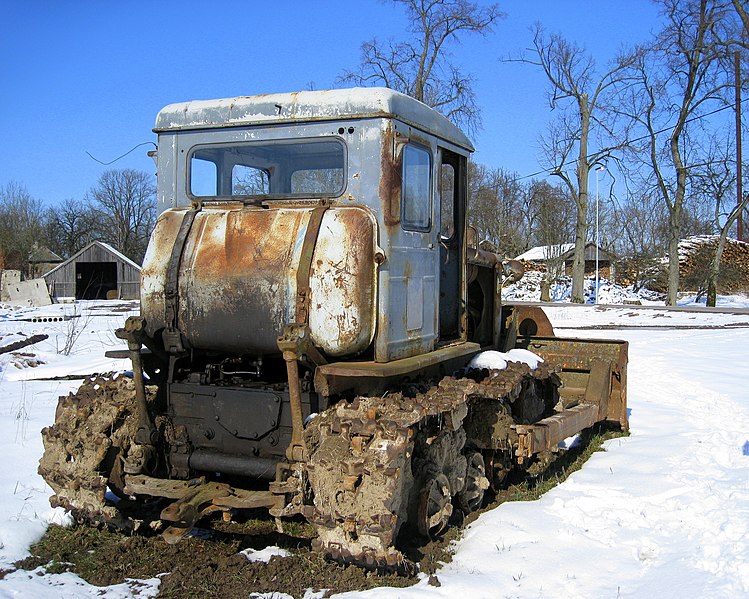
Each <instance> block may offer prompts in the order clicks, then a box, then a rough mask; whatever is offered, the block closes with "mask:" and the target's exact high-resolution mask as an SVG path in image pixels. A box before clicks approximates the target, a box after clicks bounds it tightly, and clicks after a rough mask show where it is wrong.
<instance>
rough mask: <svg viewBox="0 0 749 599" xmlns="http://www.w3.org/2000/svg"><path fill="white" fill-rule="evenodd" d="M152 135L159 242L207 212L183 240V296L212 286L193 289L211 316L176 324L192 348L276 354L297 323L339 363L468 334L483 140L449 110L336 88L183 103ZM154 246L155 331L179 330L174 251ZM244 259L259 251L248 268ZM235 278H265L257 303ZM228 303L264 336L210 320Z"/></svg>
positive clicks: (425, 348) (148, 302)
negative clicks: (470, 245) (474, 165)
mask: <svg viewBox="0 0 749 599" xmlns="http://www.w3.org/2000/svg"><path fill="white" fill-rule="evenodd" d="M155 131H156V132H157V133H158V135H159V149H158V158H157V165H158V201H159V209H160V211H161V212H162V217H161V219H160V221H159V224H158V225H157V230H158V231H159V232H158V234H157V235H155V236H154V237H155V238H156V239H160V240H164V247H165V248H169V247H170V246H172V247H173V245H174V242H176V241H177V240H178V238H179V230H180V228H185V227H186V225H184V224H183V223H184V222H185V215H186V213H188V212H190V211H191V210H192V211H193V212H195V215H194V217H191V218H194V222H193V223H192V224H191V225H190V229H191V230H192V231H193V232H194V231H196V229H197V230H199V231H202V233H200V234H199V236H198V234H196V233H190V234H189V235H185V237H186V239H185V241H184V247H183V248H182V250H180V253H181V256H182V258H181V263H180V264H179V265H174V266H173V267H172V268H176V269H178V270H179V271H180V272H179V276H178V277H177V278H178V279H179V281H180V285H182V284H183V283H184V289H185V292H187V289H188V288H191V289H192V290H196V289H200V290H207V289H212V290H214V291H215V293H214V292H212V293H209V294H206V295H205V296H204V297H199V296H198V294H196V293H194V291H193V293H192V296H191V300H190V301H191V302H193V303H195V302H199V303H200V304H201V305H200V306H199V314H200V320H199V321H198V319H197V318H195V317H193V312H195V309H194V306H193V308H188V307H187V305H186V302H185V301H180V305H179V306H176V307H175V311H176V312H177V317H176V318H175V320H178V321H182V322H184V323H185V324H186V325H189V326H185V330H184V331H182V335H183V336H184V337H187V338H186V339H185V340H184V342H185V344H186V345H191V346H201V345H204V346H205V345H207V346H216V347H205V349H213V350H216V349H223V348H222V347H218V346H219V345H222V344H226V343H227V341H226V340H227V339H228V338H232V337H236V338H237V341H236V343H234V344H233V345H234V346H235V347H237V348H238V347H242V348H243V350H245V351H247V350H253V349H254V350H255V351H256V352H257V353H258V354H267V353H271V352H273V351H277V348H276V347H275V338H276V337H277V336H278V335H280V334H281V332H282V331H283V329H284V327H285V326H287V325H290V324H294V323H300V322H302V323H304V324H308V325H309V327H310V336H311V340H312V342H313V344H314V345H315V346H316V347H318V348H320V349H321V350H322V351H323V352H324V353H325V354H326V355H327V356H329V357H330V356H333V357H337V358H341V357H351V356H355V355H357V356H364V357H368V358H369V359H371V360H373V361H375V362H390V361H393V360H397V359H402V358H407V357H411V356H418V355H423V354H427V353H429V352H431V351H433V350H434V349H435V348H436V347H439V346H441V345H445V344H446V343H452V342H455V341H460V340H463V341H465V340H466V319H465V309H466V290H467V284H466V264H465V255H466V251H465V250H466V248H465V237H466V236H465V229H466V216H465V214H466V184H467V183H466V164H467V158H468V156H469V154H470V152H471V151H472V150H473V147H472V145H471V143H470V141H469V140H468V138H467V137H466V136H465V135H464V134H463V133H462V132H461V131H460V130H459V129H458V128H457V127H455V126H454V125H453V124H452V123H450V122H449V121H448V120H447V119H446V118H444V117H443V116H442V115H440V114H438V113H436V112H435V111H434V110H432V109H430V108H428V107H427V106H425V105H424V104H422V103H420V102H418V101H416V100H414V99H412V98H409V97H407V96H405V95H402V94H399V93H397V92H394V91H392V90H388V89H376V88H372V89H353V90H333V91H324V92H299V93H295V94H274V95H268V96H254V97H243V98H232V99H229V100H217V101H210V102H187V103H182V104H175V105H171V106H168V107H166V108H165V109H163V110H162V111H161V112H160V113H159V116H158V117H157V122H156V128H155ZM209 232H210V233H211V234H212V235H208V234H207V233H209ZM211 237H213V239H211ZM209 248H210V249H209ZM220 248H221V249H224V250H225V251H224V254H225V260H224V261H223V262H222V265H221V266H220V269H219V268H218V266H217V263H216V261H215V260H214V258H215V253H216V251H218V250H219V249H220ZM229 248H231V249H232V250H236V251H237V253H232V254H230V253H229V251H228V250H229ZM153 250H154V251H153V252H149V255H148V256H147V257H146V261H145V262H146V268H145V269H144V291H145V299H144V302H143V306H144V311H145V312H146V313H147V314H146V317H147V319H148V322H149V326H150V328H151V331H149V332H151V333H153V332H155V329H158V328H162V327H168V326H169V323H168V322H164V317H163V316H161V315H162V314H165V313H167V312H168V307H167V306H165V305H164V300H163V299H162V296H163V294H162V290H163V288H164V281H163V276H164V275H163V273H165V272H168V271H169V268H170V265H169V263H168V261H169V259H170V257H169V256H170V255H171V253H174V252H171V253H170V252H167V251H162V252H161V253H157V251H156V250H158V248H156V247H155V246H153ZM243 251H252V252H254V256H255V257H254V259H253V262H252V264H251V265H249V263H248V261H247V259H246V258H243V257H242V252H243ZM209 257H210V260H209ZM310 257H311V258H310ZM209 264H210V270H211V273H212V274H208V268H207V267H208V265H209ZM264 265H265V266H264ZM266 266H267V268H266ZM204 267H205V268H204ZM199 272H200V273H202V274H195V273H199ZM158 277H162V280H158ZM237 278H243V280H244V281H246V282H247V281H250V282H252V285H249V287H248V284H246V285H245V289H244V295H243V294H242V293H240V294H237V293H236V292H235V290H233V293H232V296H231V297H228V296H225V295H224V294H222V292H221V289H226V288H227V283H228V282H229V281H231V280H236V279H237ZM253 281H254V282H253ZM250 287H251V288H250ZM149 289H153V290H155V291H154V293H149ZM174 291H175V293H176V294H177V295H178V296H180V295H181V293H180V291H181V290H180V289H175V290H174ZM271 295H273V298H271V297H270V296H271ZM302 296H303V297H302ZM219 300H220V301H219ZM238 302H239V304H240V305H238ZM268 304H273V305H272V306H269V305H268ZM258 306H260V307H258ZM262 306H265V307H262ZM322 306H324V307H325V308H326V309H325V310H320V309H318V308H320V307H322ZM152 307H153V309H151V308H152ZM227 307H228V309H229V311H230V312H232V313H233V312H236V313H239V312H240V311H242V310H250V311H252V312H253V316H254V318H253V320H254V322H255V325H257V323H258V322H262V323H263V327H264V333H263V334H261V335H258V334H257V326H253V328H252V330H251V331H250V330H248V331H246V332H243V331H242V330H241V327H240V330H237V327H236V325H233V326H232V330H223V329H222V327H221V325H220V324H219V325H218V328H216V325H215V322H216V321H214V322H211V323H210V324H207V323H209V322H210V319H205V314H206V313H213V312H215V313H216V315H217V316H218V314H219V313H221V312H222V313H225V312H226V311H227ZM351 314H353V315H354V316H353V317H352V316H351ZM217 320H218V319H217ZM354 320H355V321H356V322H354ZM226 321H227V322H229V320H226ZM232 322H234V323H236V320H233V321H232ZM199 329H202V330H199ZM265 329H267V330H265ZM352 339H353V341H352Z"/></svg>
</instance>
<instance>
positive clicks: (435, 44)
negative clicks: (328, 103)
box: [338, 0, 504, 133]
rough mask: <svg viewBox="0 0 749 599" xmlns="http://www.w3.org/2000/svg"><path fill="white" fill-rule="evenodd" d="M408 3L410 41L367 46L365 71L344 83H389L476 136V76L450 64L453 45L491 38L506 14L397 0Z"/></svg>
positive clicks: (448, 1)
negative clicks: (470, 37)
mask: <svg viewBox="0 0 749 599" xmlns="http://www.w3.org/2000/svg"><path fill="white" fill-rule="evenodd" d="M391 1H392V2H393V3H395V4H401V5H403V7H404V9H405V11H406V16H407V18H408V21H409V33H410V34H411V36H410V38H409V39H407V40H405V41H393V40H389V41H388V42H386V43H383V42H380V41H379V40H377V39H376V38H373V39H371V40H369V41H367V42H364V43H363V44H362V60H361V64H360V65H359V68H358V69H356V70H354V71H349V70H346V71H344V73H343V75H342V76H341V77H340V78H339V80H338V81H339V82H341V83H347V84H350V83H353V84H355V85H362V86H369V85H384V86H385V87H389V88H391V89H394V90H396V91H399V92H402V93H404V94H407V95H409V96H412V97H414V98H416V99H417V100H419V101H421V102H424V103H425V104H428V105H429V106H432V107H434V108H436V109H437V110H439V111H440V112H442V113H443V114H444V115H445V116H447V117H448V118H449V119H451V120H452V121H453V122H455V123H456V124H458V125H461V126H464V127H466V129H467V130H468V131H469V132H471V133H473V132H475V131H476V130H477V129H478V128H479V127H480V124H481V118H480V111H479V108H478V106H477V105H476V99H475V94H474V91H473V80H472V77H471V75H469V74H466V73H464V72H463V71H462V70H461V69H460V67H458V66H457V65H456V64H454V63H453V62H452V61H451V60H450V53H449V47H450V46H451V45H455V44H457V43H459V42H460V38H461V36H462V35H464V34H466V33H478V34H480V35H488V34H489V33H491V32H492V30H493V26H494V24H495V23H496V22H497V21H498V20H499V19H500V18H501V17H502V16H504V15H503V14H502V13H501V12H500V11H499V8H498V7H497V5H496V4H492V5H490V6H486V7H482V6H479V5H478V4H477V3H475V2H470V1H468V0H391Z"/></svg>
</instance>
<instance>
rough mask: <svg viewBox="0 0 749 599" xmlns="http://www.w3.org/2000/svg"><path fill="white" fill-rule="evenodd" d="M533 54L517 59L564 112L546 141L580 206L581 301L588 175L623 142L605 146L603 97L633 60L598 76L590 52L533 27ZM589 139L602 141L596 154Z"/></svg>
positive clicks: (577, 291) (576, 265) (575, 275)
mask: <svg viewBox="0 0 749 599" xmlns="http://www.w3.org/2000/svg"><path fill="white" fill-rule="evenodd" d="M532 31H533V48H532V49H531V52H532V56H530V57H527V56H522V57H520V58H518V59H514V60H515V61H518V62H523V63H527V64H532V65H535V66H538V67H540V68H541V69H542V70H543V72H544V73H545V74H546V77H547V78H548V80H549V83H550V84H551V89H550V91H549V102H550V105H551V108H552V110H554V109H559V110H560V114H559V116H558V117H557V119H556V120H555V121H554V122H553V123H552V125H551V126H550V128H549V132H548V134H547V135H546V137H545V138H544V139H543V141H542V143H543V149H544V154H545V160H546V163H547V165H548V166H549V167H550V168H551V173H552V174H553V175H555V176H557V177H559V178H560V179H561V180H562V181H563V183H564V185H565V186H566V187H567V189H568V190H569V195H570V197H572V198H573V200H574V202H575V205H576V207H577V214H576V218H575V223H576V224H575V252H574V258H573V261H572V301H573V302H578V303H582V302H583V301H584V297H583V281H584V278H585V244H586V242H587V228H588V177H589V173H590V169H591V168H593V167H594V166H596V165H598V164H601V163H602V162H604V161H605V160H607V159H608V158H610V157H611V156H612V154H613V152H615V151H616V150H617V149H620V148H621V146H622V144H621V143H616V142H613V143H606V142H605V141H603V140H604V139H605V138H606V137H607V133H608V131H609V127H608V125H607V124H606V122H605V119H604V116H605V115H606V114H607V112H606V111H605V110H604V95H605V94H606V93H607V92H608V91H609V90H610V88H611V87H612V86H613V85H614V84H615V83H617V82H620V81H621V80H622V79H623V77H624V70H625V68H626V67H627V66H628V64H629V62H631V60H632V59H631V58H626V59H625V58H623V57H622V58H619V59H617V60H615V61H614V62H613V64H612V65H611V66H610V67H609V68H608V70H607V71H606V72H605V73H604V74H603V75H602V76H599V75H598V74H597V71H596V64H595V61H594V60H593V58H592V57H591V56H590V55H589V54H588V53H587V52H586V50H585V49H584V48H582V47H580V46H578V45H577V44H575V43H573V42H570V41H568V40H566V39H564V38H563V37H562V36H560V35H557V34H547V33H546V31H545V30H544V28H543V27H542V26H541V25H540V24H537V25H535V26H534V28H533V30H532ZM591 135H597V137H595V138H593V139H595V140H596V141H598V146H597V148H596V149H595V150H592V149H591V148H592V146H593V144H592V141H593V140H592V139H591Z"/></svg>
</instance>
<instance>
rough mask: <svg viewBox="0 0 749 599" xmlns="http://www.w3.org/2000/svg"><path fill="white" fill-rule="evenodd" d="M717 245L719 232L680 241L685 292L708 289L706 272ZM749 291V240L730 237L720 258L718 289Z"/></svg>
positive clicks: (680, 267)
mask: <svg viewBox="0 0 749 599" xmlns="http://www.w3.org/2000/svg"><path fill="white" fill-rule="evenodd" d="M717 245H718V236H717V235H701V236H696V237H689V238H687V239H683V240H682V241H681V242H680V243H679V274H680V278H681V287H682V289H683V290H685V291H699V290H702V289H704V288H705V286H706V284H707V283H706V280H707V274H708V271H709V268H710V263H711V262H712V259H713V256H714V254H715V249H716V247H717ZM748 290H749V243H746V242H743V241H737V240H735V239H727V240H726V245H725V248H724V249H723V255H722V256H721V261H720V275H719V277H718V291H719V292H723V293H735V292H738V291H748Z"/></svg>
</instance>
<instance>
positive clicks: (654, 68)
mask: <svg viewBox="0 0 749 599" xmlns="http://www.w3.org/2000/svg"><path fill="white" fill-rule="evenodd" d="M661 1H662V4H663V13H664V16H665V19H666V25H665V27H664V29H663V30H662V31H661V32H660V33H659V34H658V35H657V36H656V38H655V40H654V42H653V43H652V44H651V45H650V46H648V47H646V48H642V49H640V51H639V52H637V53H636V54H635V55H633V56H634V60H633V61H632V67H631V69H630V70H629V73H628V74H629V76H630V79H629V80H628V85H627V87H626V88H624V87H623V88H622V89H621V91H622V96H621V100H622V101H621V104H620V107H621V114H624V115H625V116H626V117H627V118H628V119H629V121H630V124H634V125H635V129H634V131H636V133H635V135H636V136H638V139H639V141H640V142H641V143H632V144H631V145H630V148H631V149H632V152H631V154H630V157H631V158H632V161H633V166H634V169H633V172H634V173H636V174H639V173H640V172H641V171H640V170H639V169H640V168H641V167H643V166H646V167H647V173H648V174H647V180H648V181H649V182H650V183H651V184H652V185H653V186H654V187H655V188H656V189H657V190H658V193H659V195H660V196H661V199H662V200H663V202H664V204H665V205H666V207H667V209H668V224H669V233H668V259H669V267H668V300H667V301H668V303H669V304H670V305H674V304H676V298H677V292H678V289H679V240H680V239H681V237H682V225H683V221H684V216H685V215H684V202H685V198H686V197H687V194H688V187H689V185H690V174H691V173H692V171H693V170H694V168H695V167H696V165H698V164H700V163H701V162H704V160H705V158H704V155H703V154H702V153H701V151H700V150H701V144H700V141H701V139H702V135H701V130H700V128H701V127H702V126H703V124H702V123H701V121H700V119H699V117H700V116H701V115H703V114H704V113H705V112H707V111H708V108H709V107H710V106H711V105H713V107H715V106H717V105H724V103H725V99H724V97H723V92H724V90H725V89H726V87H727V86H728V80H727V78H726V77H725V73H724V72H723V70H721V69H720V68H719V67H720V59H721V58H722V57H723V56H724V54H725V47H724V46H723V45H722V44H721V43H720V40H719V39H717V38H716V35H715V31H716V27H717V24H718V23H719V22H720V21H721V19H723V18H724V16H725V9H724V8H722V7H721V6H720V5H719V3H717V2H714V1H712V0H711V1H708V0H687V1H685V0H661Z"/></svg>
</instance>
